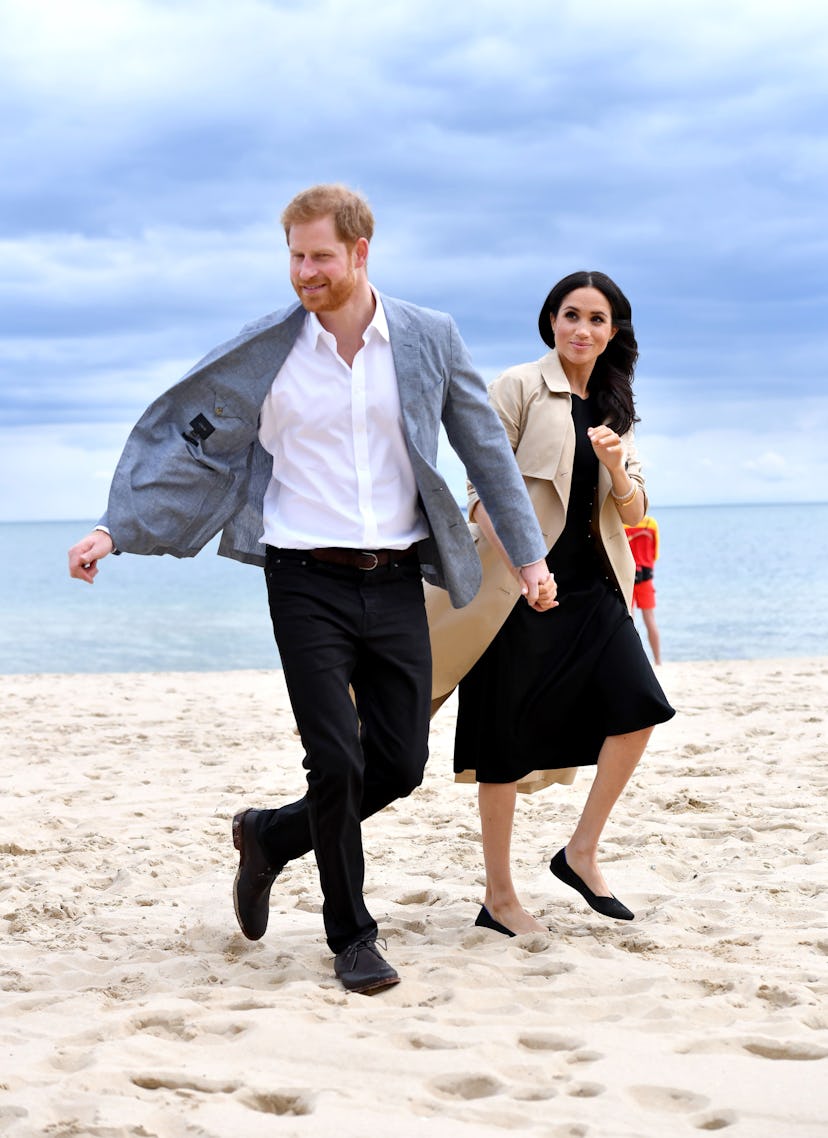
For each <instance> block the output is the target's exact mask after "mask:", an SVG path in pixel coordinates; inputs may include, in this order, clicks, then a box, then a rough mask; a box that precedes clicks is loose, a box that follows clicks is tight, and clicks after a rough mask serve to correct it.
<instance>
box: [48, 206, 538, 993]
mask: <svg viewBox="0 0 828 1138" xmlns="http://www.w3.org/2000/svg"><path fill="white" fill-rule="evenodd" d="M282 224H283V227H284V231H285V237H286V239H287V245H288V250H289V258H290V281H291V284H292V286H293V288H294V290H295V292H296V295H297V296H298V298H299V303H298V304H294V305H292V306H291V307H289V308H287V309H284V310H282V311H280V312H276V313H274V314H272V315H270V316H267V317H264V318H263V319H261V320H258V321H256V322H254V323H253V324H250V325H248V326H247V327H245V328H244V329H242V332H241V333H240V335H239V336H238V337H236V339H235V340H232V341H230V342H229V343H228V344H224V345H222V346H221V347H219V348H217V349H215V350H214V351H213V352H211V353H210V354H209V355H208V356H206V357H205V358H204V359H203V360H202V361H201V362H200V363H199V364H197V365H196V367H195V368H194V369H193V370H192V371H191V372H189V374H188V375H187V376H185V377H184V379H183V380H182V381H181V382H180V383H179V384H177V385H176V386H175V387H173V388H172V389H171V390H170V391H168V392H167V393H166V394H165V395H162V396H161V397H160V398H159V399H157V400H156V401H155V403H153V405H152V406H151V407H150V408H149V410H147V411H146V412H145V414H144V415H143V417H142V418H141V420H140V421H139V423H138V424H137V426H136V427H135V428H134V430H133V432H132V434H131V435H130V438H129V440H128V441H127V444H126V448H125V450H124V453H123V455H122V457H121V460H120V462H119V464H118V468H117V470H116V472H115V477H114V479H113V483H112V488H111V491H110V496H109V507H108V510H107V513H106V515H105V516H104V517H103V518H102V519H101V521H100V523H99V525H98V526H96V527H95V529H94V530H93V531H92V533H90V534H88V535H87V536H86V537H85V538H83V539H81V541H79V542H78V543H77V544H76V545H75V546H73V547H72V549H71V550H70V551H69V571H70V574H71V575H72V576H73V577H76V578H78V579H80V580H82V581H86V582H88V583H90V584H91V583H92V582H93V581H94V579H95V576H96V574H97V572H98V564H99V563H100V561H101V560H102V559H103V558H104V557H106V556H107V555H108V554H110V553H115V552H118V551H120V552H131V553H141V554H161V553H171V554H173V555H174V556H178V557H189V556H193V555H195V554H196V553H197V552H198V551H199V550H200V549H202V548H203V547H204V545H206V544H207V542H208V541H209V540H210V539H211V538H212V537H213V536H214V535H215V534H216V533H218V532H219V531H220V530H221V531H222V539H221V544H220V546H219V552H220V553H221V554H224V555H226V556H229V557H233V558H235V559H237V560H240V561H247V562H252V563H255V564H259V565H263V566H264V568H265V576H266V580H267V588H268V599H269V605H270V614H271V618H272V622H273V629H274V634H275V637H276V642H277V646H278V650H279V655H280V657H281V661H282V667H283V669H284V675H285V680H286V683H287V688H288V693H289V696H290V701H291V706H292V708H293V713H294V716H295V718H296V722H297V725H298V727H299V732H300V735H301V739H302V744H303V746H304V749H305V759H304V763H303V765H304V767H305V768H306V770H307V772H308V773H307V793H306V794H305V795H304V797H303V798H301V799H300V800H299V801H298V802H295V803H292V804H289V805H287V806H285V807H283V808H282V809H266V810H256V809H247V810H242V811H240V812H239V813H238V814H237V815H236V816H235V818H234V819H233V827H232V833H233V843H234V846H235V848H236V849H237V850H238V852H239V868H238V872H237V874H236V878H235V882H234V886H233V899H234V905H235V910H236V917H237V919H238V922H239V926H240V927H241V930H242V932H243V933H244V935H245V936H246V937H248V939H250V940H258V939H259V938H260V937H261V936H263V935H264V932H265V930H266V928H267V923H268V911H269V904H270V891H271V887H272V886H273V883H274V882H275V880H276V878H277V877H278V875H279V873H280V872H281V871H282V869H283V868H284V866H285V865H286V864H287V863H288V862H289V861H290V860H292V859H293V858H296V857H300V856H301V855H302V854H305V853H308V852H309V851H310V850H311V849H313V851H314V854H315V856H316V862H317V867H318V870H319V880H320V884H321V887H322V894H323V897H324V905H323V920H324V925H325V931H326V935H327V940H328V945H329V947H330V949H331V951H332V952H333V954H334V958H335V959H334V972H335V974H336V975H337V977H338V978H339V979H340V981H341V982H342V984H343V986H344V987H345V988H346V989H348V990H349V991H353V992H364V993H370V992H375V991H379V990H380V989H382V988H386V987H388V986H389V985H391V984H394V983H396V982H397V981H398V980H399V976H398V974H397V972H396V971H395V970H394V968H392V967H391V965H390V964H389V963H388V962H387V961H386V960H385V959H384V958H383V956H382V954H381V953H380V951H379V949H378V948H377V943H376V942H377V924H376V922H375V920H374V918H373V917H372V916H371V914H370V913H369V912H368V909H367V908H366V905H365V900H364V897H363V880H364V868H365V867H364V858H363V848H362V834H361V820H362V819H363V818H365V817H367V816H368V815H370V814H373V813H375V812H376V811H378V810H381V809H382V808H383V807H384V806H387V805H388V804H389V803H390V802H393V801H394V800H395V799H397V798H399V797H402V796H405V795H408V794H410V793H411V792H412V791H413V790H414V789H415V787H417V786H418V785H419V784H420V782H421V780H422V777H423V770H424V767H425V763H426V758H427V756H428V724H429V700H430V690H431V655H430V646H429V639H428V627H427V624H426V617H425V606H424V603H423V582H422V577H423V576H424V577H425V578H426V579H427V580H429V581H431V582H432V583H434V584H436V585H439V586H441V587H442V588H446V589H447V590H448V592H449V594H450V596H451V601H452V603H453V604H455V605H459V606H462V605H465V604H467V603H468V602H469V601H470V600H471V599H472V597H473V596H474V595H475V593H476V592H477V589H478V587H479V584H480V578H481V570H480V562H479V559H478V557H477V554H476V552H475V549H474V544H473V542H472V540H471V537H470V536H469V533H468V530H467V527H466V524H465V522H464V519H463V515H462V513H461V511H460V509H459V507H458V506H457V504H456V502H455V501H454V498H453V496H452V494H451V492H450V490H449V488H448V486H447V484H446V482H445V480H444V478H443V477H442V475H441V474H440V473H439V472H438V470H437V469H436V465H435V463H436V458H437V447H438V438H439V429H440V424H441V422H442V424H443V425H444V426H445V428H446V432H447V434H448V437H449V440H450V442H451V443H452V445H453V447H454V449H455V450H456V452H457V453H458V455H459V457H460V459H461V461H463V462H464V464H465V465H466V467H467V469H468V471H469V474H470V476H471V477H473V478H474V479H475V482H476V483H478V484H479V486H480V490H481V495H482V497H483V499H484V501H485V502H486V504H487V507H488V509H489V511H490V512H491V515H492V517H493V519H494V525H495V527H496V529H497V531H498V533H499V535H500V537H501V538H502V541H503V544H504V546H505V547H506V548H507V549H508V551H509V556H510V557H511V559H512V561H513V563H514V564H515V565H517V566H519V567H520V568H519V570H518V573H519V577H520V582H521V586H520V588H521V592H522V593H523V595H524V596H525V598H526V601H527V602H528V603H529V604H534V605H537V606H538V607H539V608H543V607H545V606H546V605H547V604H549V603H551V596H550V595H549V591H550V590H551V588H552V586H551V585H550V584H549V576H550V575H549V570H548V568H547V566H546V562H545V561H544V555H545V549H546V546H545V544H544V542H543V538H542V536H541V533H540V530H539V529H538V524H537V521H536V520H535V516H534V513H533V511H532V506H531V502H530V500H529V497H528V495H527V492H526V488H525V486H524V483H523V480H522V479H521V477H520V474H519V472H518V469H517V465H516V463H515V460H514V457H513V455H512V451H511V449H510V447H509V442H508V440H507V438H506V435H505V433H504V431H503V428H502V426H501V424H500V422H499V420H498V418H497V416H496V415H495V413H494V411H493V410H492V408H491V407H490V406H489V403H488V400H487V398H486V387H485V384H484V383H483V380H482V379H481V378H480V376H479V375H478V374H477V372H476V371H475V370H474V368H473V366H472V363H471V360H470V358H469V354H468V352H467V350H466V348H465V346H464V344H463V342H462V340H461V339H460V335H459V333H458V331H457V327H456V325H455V324H454V321H453V320H452V319H451V317H450V316H448V315H446V314H445V313H440V312H433V311H431V310H429V309H424V308H420V307H417V306H415V305H413V304H409V303H407V302H405V301H401V300H394V299H392V298H391V297H388V296H384V295H381V294H380V293H379V292H378V291H377V289H375V288H374V287H373V285H372V284H370V283H369V280H368V251H369V242H370V240H371V237H372V235H373V230H374V218H373V214H372V212H371V210H370V208H369V206H368V203H367V202H366V201H365V199H364V198H363V197H362V196H361V195H359V194H356V193H354V192H353V191H352V190H349V189H348V188H347V187H344V186H340V185H322V186H314V187H311V188H310V189H308V190H305V191H303V192H302V193H300V194H298V195H297V196H296V197H295V198H294V199H293V201H291V202H290V203H289V205H288V206H287V207H286V209H285V210H284V212H283V214H282ZM218 662H219V664H220V659H219V661H218ZM515 666H516V667H518V668H520V667H521V665H520V663H519V662H516V664H515ZM351 691H353V696H354V699H353V700H352V698H351ZM217 713H218V714H226V708H220V709H218V711H217ZM201 726H202V728H203V729H204V730H209V726H208V725H201Z"/></svg>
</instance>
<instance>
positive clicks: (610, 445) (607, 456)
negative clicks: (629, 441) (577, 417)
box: [587, 423, 626, 474]
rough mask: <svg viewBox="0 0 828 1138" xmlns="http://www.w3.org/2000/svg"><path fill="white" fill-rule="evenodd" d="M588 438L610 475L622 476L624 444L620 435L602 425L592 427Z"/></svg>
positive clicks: (624, 457) (588, 432)
mask: <svg viewBox="0 0 828 1138" xmlns="http://www.w3.org/2000/svg"><path fill="white" fill-rule="evenodd" d="M587 437H588V438H589V441H590V442H591V443H592V449H593V450H594V451H595V456H596V458H597V459H598V461H599V462H600V463H601V464H602V465H603V466H605V467H606V468H607V470H608V471H609V472H610V474H621V473H622V472H623V470H624V461H625V459H626V455H625V453H624V443H623V441H622V439H621V437H620V436H619V435H617V434H616V433H615V431H613V430H612V428H611V427H608V426H607V425H606V424H605V423H602V424H601V426H600V427H590V428H589V430H588V431H587Z"/></svg>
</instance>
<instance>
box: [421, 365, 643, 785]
mask: <svg viewBox="0 0 828 1138" xmlns="http://www.w3.org/2000/svg"><path fill="white" fill-rule="evenodd" d="M489 398H490V400H491V402H492V405H493V406H494V408H495V410H496V411H497V412H498V414H499V415H500V418H501V420H502V421H503V425H504V426H505V428H506V433H507V434H508V436H509V441H510V442H511V444H512V449H513V450H514V452H515V457H516V458H517V462H518V466H519V468H520V471H521V473H522V474H523V476H524V478H525V480H526V485H527V488H528V490H529V496H530V498H531V499H532V504H533V506H534V508H535V513H536V514H537V517H538V521H539V523H540V527H541V530H542V532H543V536H544V540H545V541H546V543H547V548H548V549H551V548H552V546H553V545H554V544H555V542H556V541H557V540H558V537H559V536H560V534H561V531H562V530H563V527H564V524H565V522H566V507H567V503H568V502H569V491H570V486H571V482H572V462H573V459H574V455H575V430H574V427H573V425H572V415H571V403H570V400H571V398H572V396H571V393H570V390H569V382H568V380H567V378H566V375H565V374H564V371H563V368H562V367H561V365H560V362H559V360H558V356H557V353H556V352H555V351H554V350H553V351H551V352H548V353H547V354H546V355H545V356H543V357H542V358H541V359H539V360H536V361H535V362H534V363H528V364H519V365H517V366H516V367H513V368H510V369H509V370H508V371H506V372H504V373H503V374H502V375H501V376H499V377H498V378H497V379H496V380H495V381H494V382H493V383H492V385H491V387H490V388H489ZM624 445H625V448H626V463H627V473H628V474H629V476H630V478H632V479H634V480H635V481H636V482H637V483H638V485H639V487H640V488H641V492H642V494H643V495H644V502H645V508H646V501H647V498H646V491H645V489H644V480H643V478H642V476H641V464H640V462H639V461H638V455H637V453H636V449H635V442H634V438H633V432H632V430H630V431H629V432H628V433H627V434H626V435H625V436H624ZM610 485H611V481H610V476H609V473H608V471H607V470H606V468H605V467H604V466H603V465H601V466H599V469H598V495H597V507H598V529H599V533H600V538H601V543H602V545H603V548H604V551H605V553H606V556H607V560H608V562H609V565H610V567H611V569H612V572H613V573H614V575H615V578H616V580H617V581H618V584H619V586H620V588H621V592H622V593H623V595H624V599H625V600H626V603H627V607H628V608H629V607H630V605H631V603H632V592H633V583H634V579H635V562H634V560H633V557H632V554H631V552H630V547H629V542H628V540H627V535H626V533H625V532H624V525H623V522H622V521H621V518H620V516H619V514H618V510H617V509H616V508H615V504H614V502H613V500H612V498H611V496H610ZM477 500H478V499H477V495H476V493H475V492H474V490H473V489H472V488H471V487H470V495H469V512H470V513H471V511H472V509H473V507H474V505H475V503H476V502H477ZM469 529H470V530H471V533H472V536H473V538H474V541H475V543H476V546H477V552H478V554H479V556H480V561H481V564H482V566H483V584H482V585H481V587H480V591H479V592H478V594H477V596H476V597H475V598H474V600H473V601H471V603H470V604H468V605H465V606H464V607H463V608H460V609H455V608H452V606H451V602H450V601H449V598H448V595H447V593H446V592H445V590H443V589H439V588H435V587H433V586H430V585H426V612H427V614H428V623H429V630H430V635H431V649H432V658H433V671H432V715H433V714H434V713H435V712H436V711H437V709H438V708H439V707H440V706H441V704H442V703H443V702H444V701H445V700H446V699H447V698H448V697H449V696H450V695H451V693H452V692H453V691H454V689H455V688H456V687H457V685H458V683H459V682H460V680H461V679H462V678H463V676H465V674H466V673H467V672H468V671H469V670H470V669H471V668H472V667H473V665H474V664H475V663H476V662H477V660H478V659H479V658H480V657H481V656H482V655H483V653H484V652H485V650H486V648H487V647H488V646H489V644H490V643H491V642H492V640H493V639H494V638H495V636H496V635H497V632H498V630H499V629H500V627H501V625H502V624H503V623H504V622H505V620H506V617H507V616H508V615H509V613H510V612H511V610H512V606H513V605H514V604H515V602H516V601H517V600H518V599H519V597H520V595H521V594H520V585H519V583H518V581H517V580H516V579H515V577H514V576H513V575H512V573H511V571H510V570H509V568H508V567H507V566H506V565H505V563H504V561H503V559H502V557H501V555H500V554H499V553H498V552H497V550H495V549H494V548H492V546H491V544H490V543H489V542H488V541H487V540H486V538H485V536H484V534H483V533H482V531H481V530H480V528H479V526H476V525H475V524H474V523H470V525H469ZM515 666H516V667H520V661H516V662H515ZM575 769H576V768H571V767H568V768H564V769H562V770H553V771H533V772H532V773H531V774H529V775H527V776H526V778H525V779H522V780H521V781H520V782H519V783H518V789H519V790H521V791H524V792H531V791H533V790H538V789H540V788H541V787H542V786H546V785H548V784H549V783H550V782H567V783H568V782H572V781H573V779H574V777H575ZM457 777H458V781H462V782H466V781H468V782H471V781H474V780H473V776H472V775H471V772H467V773H464V774H462V775H458V776H457Z"/></svg>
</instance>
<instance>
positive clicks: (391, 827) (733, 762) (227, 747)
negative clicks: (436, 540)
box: [0, 658, 828, 1138]
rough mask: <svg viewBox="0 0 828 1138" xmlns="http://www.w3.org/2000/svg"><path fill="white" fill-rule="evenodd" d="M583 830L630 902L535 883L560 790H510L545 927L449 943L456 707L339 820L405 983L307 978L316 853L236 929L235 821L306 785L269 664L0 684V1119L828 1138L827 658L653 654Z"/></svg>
mask: <svg viewBox="0 0 828 1138" xmlns="http://www.w3.org/2000/svg"><path fill="white" fill-rule="evenodd" d="M660 677H661V679H662V682H663V684H664V687H665V690H666V691H667V694H668V696H669V697H670V699H671V702H672V703H673V704H674V706H675V707H676V708H677V710H678V712H679V714H678V715H677V716H676V718H675V719H674V720H673V721H672V722H670V723H668V724H667V725H665V726H664V727H662V728H659V729H658V730H657V731H656V734H655V735H654V740H653V744H652V746H651V748H650V750H649V752H648V754H647V756H645V760H644V762H643V764H642V766H641V767H640V768H639V771H638V772H637V775H636V777H635V781H634V784H633V785H632V786H631V787H630V789H629V790H628V792H627V794H626V796H625V798H624V799H623V800H622V802H621V804H620V805H619V807H618V809H617V810H616V812H615V814H614V816H613V818H612V819H611V821H610V824H609V826H608V828H607V831H606V836H605V842H604V854H605V863H606V872H607V877H608V879H609V880H610V882H611V883H612V885H613V887H614V888H615V890H616V892H617V893H618V895H619V896H620V897H621V898H622V899H623V900H624V901H625V902H626V903H627V904H628V905H630V906H631V907H632V908H633V909H634V910H635V911H636V920H635V921H634V922H632V923H631V924H621V923H613V922H609V921H606V920H604V919H602V918H601V917H599V916H597V915H596V914H593V913H592V911H591V910H589V909H588V908H587V907H586V905H585V903H584V902H583V901H581V899H580V898H579V897H577V895H576V894H574V893H573V892H572V891H571V890H568V889H566V888H565V887H564V886H563V885H561V884H560V883H559V882H557V881H556V880H555V879H554V878H553V877H552V875H551V874H550V872H549V870H548V861H549V857H550V855H551V854H552V853H554V852H555V850H557V849H558V848H559V846H560V845H561V844H562V843H563V841H564V840H565V839H566V837H567V835H568V833H569V831H570V829H571V827H572V825H573V821H574V818H575V817H576V816H577V813H578V812H579V810H580V807H581V804H582V802H583V798H584V795H585V793H586V790H587V787H588V784H589V780H590V777H591V774H590V772H584V771H582V772H580V773H579V775H578V777H577V779H576V781H575V783H574V784H573V785H572V786H553V787H551V788H549V789H547V790H546V791H543V792H542V793H539V794H536V795H533V796H529V797H522V798H521V799H520V802H519V808H518V817H517V823H516V835H515V871H516V872H515V876H516V880H517V881H518V883H519V887H520V888H521V890H522V893H523V895H524V897H525V899H526V900H527V902H528V903H529V905H530V906H531V907H532V908H533V910H534V911H535V912H536V913H538V914H539V915H541V916H542V919H543V920H544V922H545V923H547V924H548V925H549V927H550V932H549V935H548V936H546V935H544V934H531V935H527V936H522V937H517V938H515V939H513V940H509V939H507V938H504V937H502V936H499V935H498V934H496V933H492V932H488V931H485V930H479V929H475V928H474V926H473V921H474V917H475V915H476V913H477V910H478V908H479V905H480V901H481V898H482V884H481V882H482V876H481V845H480V839H479V831H478V824H477V817H476V801H475V794H474V791H473V790H472V789H470V788H468V787H463V786H457V785H455V784H454V783H453V781H452V777H451V774H450V769H451V747H452V735H453V725H454V703H453V701H451V702H449V703H448V704H447V705H446V706H445V707H444V708H443V709H442V711H441V712H440V713H439V715H438V716H437V718H436V719H435V721H434V724H433V732H432V757H431V760H430V764H429V768H428V771H427V775H426V779H425V782H424V784H423V786H422V787H421V788H420V789H419V790H418V791H417V792H416V794H415V795H413V796H412V797H411V798H409V799H408V800H404V801H401V802H399V803H397V804H395V806H393V807H391V808H389V809H388V810H386V811H385V812H384V813H383V814H382V815H380V816H379V817H377V818H375V819H372V820H371V821H370V822H368V823H366V826H365V828H364V834H365V845H366V852H367V858H368V872H367V881H366V893H367V895H368V896H369V900H370V907H371V909H372V911H373V913H374V915H375V916H376V917H377V919H378V921H379V923H380V928H381V934H382V935H383V936H384V938H385V940H386V942H387V955H388V958H389V959H390V960H391V962H392V963H393V964H394V965H395V967H397V969H398V970H399V971H400V973H401V975H402V977H403V982H402V983H401V984H399V985H398V986H397V987H395V988H391V989H389V990H387V991H385V992H383V993H381V994H379V995H377V996H375V997H373V998H368V997H364V996H354V995H348V994H346V993H345V992H344V991H343V990H342V989H341V988H340V986H339V985H338V984H337V982H336V981H335V979H334V976H333V970H332V967H331V957H330V954H329V952H328V949H327V946H326V945H325V942H324V938H323V933H322V921H321V915H320V895H319V890H318V884H317V879H316V872H315V866H314V864H313V862H312V860H311V859H309V858H306V859H303V860H302V861H301V862H298V863H295V864H293V865H291V866H290V867H288V869H287V870H286V871H285V872H284V873H283V874H282V876H281V877H280V878H279V880H278V882H277V884H276V886H275V887H274V892H273V905H272V909H271V923H270V928H269V930H268V933H267V935H266V937H265V938H264V939H263V940H262V941H260V942H258V943H256V944H252V943H249V942H248V941H246V940H245V939H244V938H243V936H242V935H241V933H240V932H239V930H238V928H237V925H236V922H235V919H234V916H233V908H232V901H231V892H230V891H231V884H232V880H233V875H234V873H235V869H236V864H237V859H236V854H235V851H234V850H233V848H232V844H231V841H230V819H231V817H232V815H233V813H234V812H235V811H236V810H237V809H239V808H240V807H241V806H244V805H260V806H261V805H268V804H274V805H275V804H279V803H280V802H283V801H286V800H289V799H291V798H293V797H296V796H298V795H299V794H300V793H301V792H302V789H303V772H302V769H301V766H300V759H301V752H300V748H299V744H298V740H297V737H296V735H295V734H294V730H293V720H292V717H291V715H290V710H289V707H288V704H287V699H286V696H285V692H284V687H283V682H282V676H281V673H279V672H275V671H274V672H264V671H262V672H231V673H199V674H189V673H188V674H183V673H169V674H154V675H145V674H136V675H75V676H70V675H59V676H45V675H38V676H4V677H0V690H1V691H2V705H1V706H2V712H1V713H0V717H1V721H2V726H1V727H0V730H1V731H2V760H3V761H2V765H1V766H0V778H1V779H2V790H3V803H4V810H3V816H2V819H0V863H2V877H0V943H2V956H0V991H2V999H0V1017H2V1020H1V1022H0V1134H2V1135H4V1136H6V1135H7V1136H9V1138H24V1136H26V1138H28V1136H30V1135H50V1136H52V1138H69V1136H81V1138H85V1136H90V1138H121V1136H136V1138H137V1136H140V1138H214V1136H215V1138H218V1136H221V1138H228V1136H235V1135H244V1136H245V1138H260V1136H264V1135H267V1136H273V1135H277V1136H290V1138H294V1136H295V1138H300V1136H302V1138H303V1136H305V1135H307V1136H310V1135H313V1136H315V1138H318V1136H322V1138H328V1136H331V1138H352V1136H353V1138H356V1136H360V1138H362V1136H364V1135H366V1134H386V1133H390V1134H392V1135H393V1136H394V1138H415V1136H417V1138H420V1136H421V1135H435V1136H438V1138H442V1136H446V1138H448V1136H451V1138H465V1136H466V1135H468V1136H469V1138H480V1136H489V1135H502V1134H504V1133H506V1132H509V1131H518V1132H520V1133H521V1134H525V1135H532V1136H537V1138H651V1136H652V1138H655V1136H659V1138H662V1136H665V1135H668V1136H670V1138H676V1136H681V1135H692V1134H697V1133H698V1132H700V1131H701V1132H704V1131H718V1130H722V1131H725V1132H726V1133H727V1134H728V1135H732V1136H733V1138H820V1136H824V1135H828V1122H827V1121H826V1119H828V871H827V870H826V849H827V848H828V837H826V809H825V807H826V792H827V791H828V774H827V773H826V739H825V720H824V709H825V707H826V706H828V658H826V659H813V660H782V661H761V662H756V661H750V662H745V661H738V662H731V663H722V662H717V663H692V664H687V663H683V664H666V665H665V666H664V667H663V668H662V669H661V670H660Z"/></svg>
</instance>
